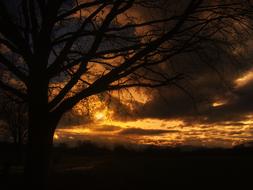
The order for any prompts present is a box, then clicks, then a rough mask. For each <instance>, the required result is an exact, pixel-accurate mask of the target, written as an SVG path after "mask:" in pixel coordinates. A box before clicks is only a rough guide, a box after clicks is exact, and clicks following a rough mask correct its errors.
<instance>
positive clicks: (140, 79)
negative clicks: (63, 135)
mask: <svg viewBox="0 0 253 190" xmlns="http://www.w3.org/2000/svg"><path fill="white" fill-rule="evenodd" d="M250 8H251V4H250V2H249V1H246V0H245V1H244V0H240V1H239V0H238V1H236V0H227V1H215V2H213V1H211V0H210V1H209V0H189V1H180V0H179V1H165V0H158V1H154V0H146V1H144V0H105V1H98V0H87V1H85V0H82V1H81V0H76V1H64V0H51V1H49V0H10V1H7V0H1V1H0V25H1V27H0V45H1V52H0V72H1V77H0V88H1V89H2V90H4V91H6V92H7V93H10V94H12V95H14V96H15V97H16V98H17V99H19V100H22V101H25V102H27V104H28V106H29V111H28V118H29V122H28V151H27V161H26V168H25V172H26V178H27V179H28V182H29V183H28V185H30V186H31V187H33V188H34V189H38V188H41V189H43V188H44V187H45V184H46V179H47V176H48V174H49V173H48V172H49V170H48V169H49V165H50V149H51V147H52V143H53V134H54V132H55V130H56V127H57V123H58V122H59V120H60V118H61V117H62V115H63V114H64V113H65V112H66V111H68V110H70V109H72V108H73V107H74V106H75V105H76V104H78V102H80V101H81V100H83V99H85V98H88V97H90V96H93V95H96V94H100V93H103V92H107V91H114V90H120V89H124V88H131V87H144V88H156V87H160V86H166V85H169V84H176V83H175V82H176V81H177V80H180V79H182V78H184V74H183V73H180V72H172V71H171V72H169V71H168V70H167V69H164V67H163V66H164V65H169V64H170V60H171V59H172V58H173V57H175V56H179V55H182V54H185V53H191V52H195V51H198V50H200V49H204V48H205V47H206V46H212V45H213V46H214V45H217V44H219V45H228V44H231V43H230V42H232V41H233V40H235V39H236V38H237V37H238V36H239V35H240V34H242V33H244V32H246V31H247V30H248V28H249V20H248V19H249V18H250V16H251V10H250ZM140 15H141V16H140ZM186 61H187V60H186ZM161 65H162V66H161ZM35 185H36V186H35Z"/></svg>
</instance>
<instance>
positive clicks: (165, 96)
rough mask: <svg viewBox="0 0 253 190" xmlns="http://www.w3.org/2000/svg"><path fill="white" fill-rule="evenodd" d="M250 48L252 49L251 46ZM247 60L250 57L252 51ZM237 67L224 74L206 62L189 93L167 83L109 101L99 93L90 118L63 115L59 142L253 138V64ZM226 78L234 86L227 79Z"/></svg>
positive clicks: (217, 142)
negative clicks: (68, 118)
mask: <svg viewBox="0 0 253 190" xmlns="http://www.w3.org/2000/svg"><path fill="white" fill-rule="evenodd" d="M247 48H249V49H248V50H247V52H249V54H250V46H249V47H247ZM245 52H246V50H245ZM248 61H249V63H250V61H251V59H250V57H249V58H248ZM233 69H234V70H233V71H229V72H228V71H224V72H226V73H229V74H227V75H224V79H221V78H219V76H218V75H217V73H215V72H214V71H213V70H212V69H210V68H208V67H207V68H206V67H205V66H204V67H203V72H202V71H200V72H201V75H198V77H196V78H194V79H192V80H193V84H194V85H192V86H190V89H188V90H189V93H190V95H188V94H187V93H186V92H183V91H182V90H180V89H177V88H175V87H166V88H163V89H159V90H152V91H150V90H145V91H144V90H140V89H132V90H131V91H130V92H129V91H122V92H121V93H120V95H116V94H115V95H112V98H111V99H112V100H111V102H109V103H105V102H106V101H105V99H102V100H100V99H99V98H95V97H94V98H93V99H92V100H91V101H90V102H92V103H91V105H90V106H91V107H92V110H91V113H90V115H89V116H88V118H89V119H85V118H87V116H83V115H82V113H80V115H79V114H78V113H77V115H74V116H70V117H71V119H70V120H71V122H73V123H74V124H66V125H65V124H64V122H65V120H63V122H61V124H60V128H59V129H58V130H57V133H56V135H55V142H68V143H70V144H71V143H76V142H77V141H79V140H89V141H91V142H95V143H98V144H100V145H101V144H104V145H106V146H113V145H115V144H125V145H129V146H131V145H136V144H140V145H143V144H153V145H161V146H177V145H180V146H184V145H186V146H187V145H193V146H207V147H232V146H235V145H238V144H241V143H245V142H249V141H252V140H253V114H252V112H253V105H252V103H251V102H252V101H251V98H252V95H253V94H252V93H253V91H252V90H253V71H252V70H251V68H250V67H249V68H247V69H245V70H243V69H241V70H236V69H237V68H236V66H235V67H234V68H233ZM193 72H194V71H193ZM224 81H226V83H228V84H229V85H230V86H231V88H228V86H226V84H222V83H223V82H224ZM190 96H192V97H190ZM119 97H120V98H119ZM119 99H120V101H119ZM107 101H108V100H107ZM94 102H95V106H94V105H93V103H94ZM85 106H87V105H86V104H79V105H78V106H77V107H79V108H80V109H83V107H85ZM77 110H79V109H77ZM82 117H83V118H82ZM75 120H78V122H76V121H75ZM71 122H70V123H71ZM76 123H77V124H76ZM61 125H63V126H61Z"/></svg>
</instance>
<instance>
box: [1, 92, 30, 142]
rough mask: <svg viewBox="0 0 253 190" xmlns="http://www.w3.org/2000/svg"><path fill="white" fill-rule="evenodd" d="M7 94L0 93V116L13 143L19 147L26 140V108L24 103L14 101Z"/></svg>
mask: <svg viewBox="0 0 253 190" xmlns="http://www.w3.org/2000/svg"><path fill="white" fill-rule="evenodd" d="M8 96H9V97H8ZM8 96H7V95H6V94H2V93H1V94H0V118H1V119H2V120H3V121H4V122H5V123H6V124H7V125H8V131H9V132H10V134H11V137H12V140H13V142H14V144H15V145H17V146H18V147H20V146H21V145H23V144H24V142H25V140H26V134H27V121H28V120H27V119H28V118H27V113H28V112H27V111H28V109H27V106H26V104H24V103H21V102H16V101H14V100H13V99H12V98H10V94H9V95H8Z"/></svg>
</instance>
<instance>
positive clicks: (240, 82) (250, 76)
mask: <svg viewBox="0 0 253 190" xmlns="http://www.w3.org/2000/svg"><path fill="white" fill-rule="evenodd" d="M252 80H253V71H249V72H247V73H245V74H244V75H242V76H241V77H239V78H237V79H236V80H235V85H236V87H237V88H240V87H242V86H245V85H247V84H248V83H249V82H251V81H252Z"/></svg>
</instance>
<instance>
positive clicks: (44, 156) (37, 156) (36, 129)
mask: <svg viewBox="0 0 253 190" xmlns="http://www.w3.org/2000/svg"><path fill="white" fill-rule="evenodd" d="M36 73H37V75H34V76H32V77H31V83H30V85H29V88H28V94H29V118H28V119H29V122H28V142H27V152H26V163H25V178H26V180H25V186H27V188H28V189H36V190H44V189H47V185H48V179H49V173H50V155H51V149H52V145H53V135H54V129H55V128H56V125H57V121H56V120H55V118H53V117H52V116H51V115H50V114H49V111H48V107H47V106H48V82H47V81H43V80H42V79H43V77H45V76H43V72H42V73H41V75H40V74H39V72H36Z"/></svg>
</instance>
